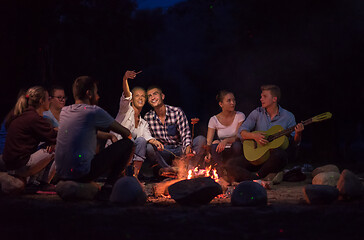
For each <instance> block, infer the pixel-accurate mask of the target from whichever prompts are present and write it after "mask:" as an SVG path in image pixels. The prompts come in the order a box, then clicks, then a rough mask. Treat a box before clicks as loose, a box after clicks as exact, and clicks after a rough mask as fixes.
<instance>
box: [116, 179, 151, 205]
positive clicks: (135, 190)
mask: <svg viewBox="0 0 364 240" xmlns="http://www.w3.org/2000/svg"><path fill="white" fill-rule="evenodd" d="M146 200H147V195H146V194H145V192H144V190H143V187H142V186H141V185H140V182H139V181H138V180H137V179H136V178H135V177H131V176H127V177H122V178H120V179H119V180H118V181H116V183H115V184H114V186H113V189H112V192H111V195H110V201H111V202H113V203H118V204H122V205H143V204H145V202H146Z"/></svg>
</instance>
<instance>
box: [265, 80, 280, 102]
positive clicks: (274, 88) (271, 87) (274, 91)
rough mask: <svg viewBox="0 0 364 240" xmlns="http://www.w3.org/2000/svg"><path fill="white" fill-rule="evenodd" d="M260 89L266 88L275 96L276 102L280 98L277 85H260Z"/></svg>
mask: <svg viewBox="0 0 364 240" xmlns="http://www.w3.org/2000/svg"><path fill="white" fill-rule="evenodd" d="M260 90H261V91H264V90H268V91H270V94H272V96H273V97H277V102H279V100H280V99H281V89H280V88H279V87H278V86H277V85H273V84H267V85H263V86H261V87H260Z"/></svg>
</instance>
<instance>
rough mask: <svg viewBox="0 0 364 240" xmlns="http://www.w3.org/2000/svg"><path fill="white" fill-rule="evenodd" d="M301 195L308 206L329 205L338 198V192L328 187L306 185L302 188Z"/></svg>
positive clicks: (334, 188)
mask: <svg viewBox="0 0 364 240" xmlns="http://www.w3.org/2000/svg"><path fill="white" fill-rule="evenodd" d="M303 195H304V197H305V200H306V202H307V203H309V204H329V203H332V202H334V201H335V200H337V199H338V197H339V190H337V188H336V187H333V186H328V185H311V184H309V185H306V186H305V187H304V188H303Z"/></svg>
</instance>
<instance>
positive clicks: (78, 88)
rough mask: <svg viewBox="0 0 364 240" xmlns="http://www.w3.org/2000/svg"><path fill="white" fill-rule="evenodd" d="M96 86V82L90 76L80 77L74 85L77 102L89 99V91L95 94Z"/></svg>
mask: <svg viewBox="0 0 364 240" xmlns="http://www.w3.org/2000/svg"><path fill="white" fill-rule="evenodd" d="M96 84H97V83H96V81H95V80H94V79H93V78H91V77H89V76H80V77H78V78H76V80H75V81H74V82H73V85H72V92H73V97H74V98H75V100H76V99H80V100H83V99H86V98H87V94H86V92H87V91H88V90H90V91H91V92H93V91H94V90H95V86H96Z"/></svg>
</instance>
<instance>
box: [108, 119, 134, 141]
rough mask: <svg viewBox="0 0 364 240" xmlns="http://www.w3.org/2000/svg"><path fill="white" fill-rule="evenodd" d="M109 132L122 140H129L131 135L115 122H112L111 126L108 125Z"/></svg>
mask: <svg viewBox="0 0 364 240" xmlns="http://www.w3.org/2000/svg"><path fill="white" fill-rule="evenodd" d="M110 130H111V131H113V132H115V133H118V134H120V135H121V136H122V137H123V138H129V139H131V133H130V131H129V129H127V128H125V127H124V126H122V125H121V124H120V123H118V122H117V121H114V122H113V123H112V124H111V125H110Z"/></svg>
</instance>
